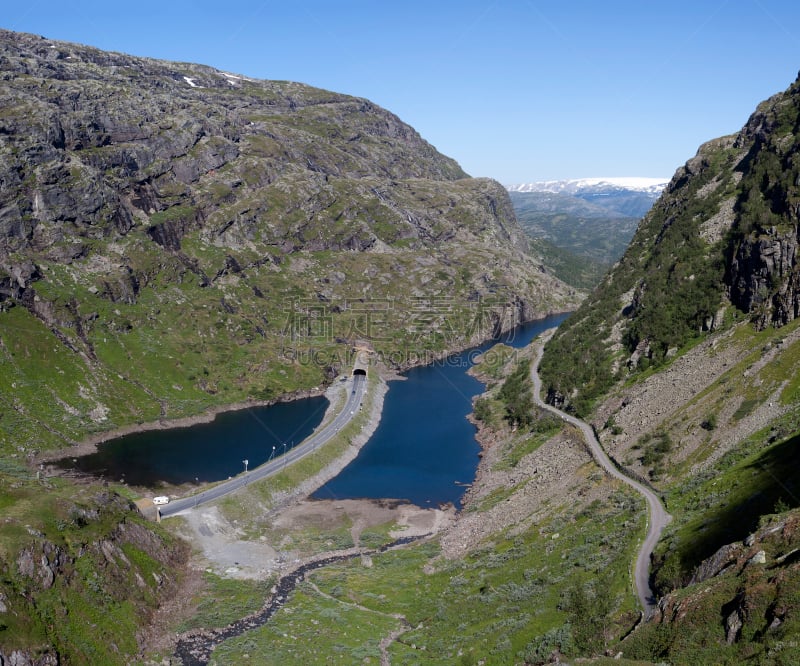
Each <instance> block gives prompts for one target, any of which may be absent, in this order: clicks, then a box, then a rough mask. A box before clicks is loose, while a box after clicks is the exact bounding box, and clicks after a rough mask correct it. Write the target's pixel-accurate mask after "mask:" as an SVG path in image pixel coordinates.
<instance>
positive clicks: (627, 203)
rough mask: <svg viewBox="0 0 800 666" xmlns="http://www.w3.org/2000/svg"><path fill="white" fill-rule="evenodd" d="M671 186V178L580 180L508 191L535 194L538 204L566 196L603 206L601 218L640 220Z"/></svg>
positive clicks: (516, 187)
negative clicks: (539, 201)
mask: <svg viewBox="0 0 800 666" xmlns="http://www.w3.org/2000/svg"><path fill="white" fill-rule="evenodd" d="M668 182H669V178H643V177H626V178H576V179H571V180H547V181H541V182H535V183H522V184H519V185H510V186H509V187H508V191H509V192H520V193H525V194H532V195H534V197H535V198H534V199H533V200H535V201H536V200H539V199H541V200H542V201H553V199H552V198H551V197H549V195H561V196H566V197H570V198H575V199H579V200H582V201H587V202H589V203H592V204H595V205H597V206H599V207H600V209H602V215H600V216H601V217H605V216H606V215H607V214H608V212H609V211H610V212H612V213H617V214H619V215H621V216H623V217H637V218H638V217H643V216H644V215H645V213H647V211H648V210H650V207H651V206H652V205H653V203H655V200H656V199H658V197H659V196H660V195H661V192H662V191H663V190H664V188H665V187H666V185H667V183H668ZM541 195H545V196H544V197H542V196H541ZM555 201H559V200H558V199H555ZM564 203H566V201H565V202H564Z"/></svg>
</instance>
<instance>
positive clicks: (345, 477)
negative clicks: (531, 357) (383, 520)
mask: <svg viewBox="0 0 800 666" xmlns="http://www.w3.org/2000/svg"><path fill="white" fill-rule="evenodd" d="M566 317H567V315H565V314H562V315H554V316H552V317H547V318H545V319H539V320H537V321H533V322H530V323H528V324H524V325H522V326H518V327H517V328H515V329H514V330H513V331H510V332H509V333H508V334H506V335H504V336H502V337H501V338H499V339H497V340H493V341H491V342H487V343H485V344H483V345H481V346H480V347H475V348H473V349H470V350H467V351H465V352H462V353H460V354H455V355H453V356H451V357H449V358H448V359H445V360H443V361H440V362H437V363H432V364H430V365H426V366H422V367H417V368H413V369H412V370H409V371H408V372H406V373H405V377H406V379H405V381H394V382H390V383H389V391H388V393H387V394H386V398H385V401H384V405H383V415H382V417H381V422H380V425H379V426H378V429H377V430H376V431H375V433H374V434H373V435H372V437H371V438H370V440H369V442H367V444H366V445H365V446H364V447H363V448H362V449H361V451H360V452H359V454H358V457H357V458H356V459H355V460H353V462H352V463H350V465H348V466H347V467H346V468H345V469H344V470H342V472H341V473H340V474H339V475H338V476H337V477H336V478H334V479H333V480H331V481H330V482H328V483H327V484H325V485H324V486H322V487H321V488H320V489H319V490H317V492H315V493H314V495H313V497H315V498H317V499H332V498H336V499H344V498H375V499H381V498H393V499H405V500H409V501H410V502H412V503H414V504H417V505H419V506H429V505H430V506H437V505H439V504H445V503H447V502H452V503H453V504H455V505H457V506H460V503H461V498H462V497H463V495H464V492H465V484H469V483H472V481H473V480H474V479H475V470H476V469H477V466H478V453H479V451H480V446H479V445H478V442H477V441H476V439H475V432H476V431H475V427H474V426H473V425H472V424H471V423H470V422H469V421H467V418H466V417H467V415H468V414H469V413H470V412H471V411H472V398H473V397H474V396H476V395H479V394H480V393H482V392H483V390H484V387H483V384H481V383H480V382H479V381H477V380H476V379H474V378H473V377H470V376H469V375H468V374H467V370H469V368H470V367H472V365H473V364H474V360H475V357H476V356H477V355H478V354H479V353H480V352H483V351H485V350H487V349H489V348H490V347H491V346H492V345H494V344H496V343H497V342H504V343H505V344H507V345H510V346H512V347H515V348H519V347H524V346H526V345H528V344H530V342H531V340H533V339H534V338H535V337H536V336H537V335H539V334H540V333H542V332H543V331H546V330H547V329H549V328H553V327H555V326H558V325H559V324H560V323H561V322H562V321H563V320H564V319H565V318H566Z"/></svg>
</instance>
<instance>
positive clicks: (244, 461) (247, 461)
mask: <svg viewBox="0 0 800 666" xmlns="http://www.w3.org/2000/svg"><path fill="white" fill-rule="evenodd" d="M242 462H243V463H244V473H245V474H247V463H249V462H250V461H249V460H248V459H247V458H245V459H244V460H242Z"/></svg>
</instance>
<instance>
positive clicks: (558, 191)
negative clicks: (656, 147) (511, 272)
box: [508, 178, 668, 289]
mask: <svg viewBox="0 0 800 666" xmlns="http://www.w3.org/2000/svg"><path fill="white" fill-rule="evenodd" d="M667 182H668V179H666V178H582V179H573V180H548V181H544V182H537V183H525V184H520V185H512V186H510V187H509V188H508V190H509V194H510V196H511V202H512V204H513V205H514V211H515V212H516V214H517V219H518V220H519V221H520V224H521V225H522V228H523V229H524V230H525V232H526V233H527V234H528V236H530V237H531V239H532V244H533V246H534V248H535V250H536V251H537V252H538V253H539V254H540V255H541V256H542V259H543V261H544V263H545V264H546V265H547V266H549V267H550V268H551V269H553V271H554V272H555V274H556V275H557V276H558V277H559V278H561V279H562V280H565V281H566V282H568V283H570V284H572V285H573V286H576V287H578V288H580V289H591V288H593V287H594V285H596V284H597V283H598V282H599V280H600V278H601V277H602V276H603V275H604V274H605V272H606V271H607V270H608V268H609V267H610V266H611V265H612V264H613V263H614V262H615V261H617V259H619V258H620V257H621V256H622V253H623V252H624V251H625V248H626V247H627V246H628V243H629V242H630V239H631V238H632V236H633V233H634V231H636V227H637V225H638V224H639V220H640V219H641V218H642V217H644V215H645V214H646V213H647V211H649V210H650V208H651V207H652V205H653V204H654V203H655V201H656V199H658V197H659V196H660V194H661V192H662V191H663V189H664V187H665V186H666V184H667ZM587 260H588V261H587Z"/></svg>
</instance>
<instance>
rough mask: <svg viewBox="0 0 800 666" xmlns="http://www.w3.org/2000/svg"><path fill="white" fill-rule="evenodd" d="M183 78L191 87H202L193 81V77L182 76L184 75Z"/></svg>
mask: <svg viewBox="0 0 800 666" xmlns="http://www.w3.org/2000/svg"><path fill="white" fill-rule="evenodd" d="M183 80H184V81H186V83H188V84H189V85H190V86H191V87H192V88H202V87H203V86H198V85H197V84H196V83H195V82H194V79H191V78H189V77H188V76H184V77H183Z"/></svg>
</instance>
